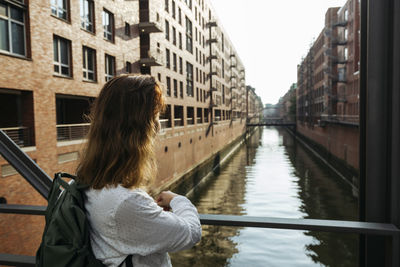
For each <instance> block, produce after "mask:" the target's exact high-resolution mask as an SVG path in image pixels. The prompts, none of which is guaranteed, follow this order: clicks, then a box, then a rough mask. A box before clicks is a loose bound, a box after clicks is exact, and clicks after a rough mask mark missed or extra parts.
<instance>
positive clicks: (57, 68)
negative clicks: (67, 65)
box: [54, 65, 60, 73]
mask: <svg viewBox="0 0 400 267" xmlns="http://www.w3.org/2000/svg"><path fill="white" fill-rule="evenodd" d="M54 72H56V73H59V72H60V68H59V66H58V65H54Z"/></svg>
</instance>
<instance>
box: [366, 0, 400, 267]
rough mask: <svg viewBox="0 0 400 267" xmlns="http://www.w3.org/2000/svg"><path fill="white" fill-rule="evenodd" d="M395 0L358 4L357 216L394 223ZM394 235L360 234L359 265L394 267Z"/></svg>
mask: <svg viewBox="0 0 400 267" xmlns="http://www.w3.org/2000/svg"><path fill="white" fill-rule="evenodd" d="M399 14H400V6H399V1H397V0H386V1H382V0H363V1H362V4H361V76H360V77H361V83H360V85H361V86H360V182H361V183H360V193H361V194H360V219H361V220H363V221H371V222H381V223H393V224H395V225H396V226H397V227H398V226H399V225H400V215H399V214H400V203H399V202H400V198H399V194H400V180H399V177H400V171H399V164H398V160H399V153H400V146H399V140H398V136H399V124H400V119H399V105H400V98H399V90H400V88H399V87H400V83H399V78H398V77H397V76H398V73H400V66H399V61H400V60H399V51H398V49H399V45H400V42H399V38H400V29H399V23H400V20H399ZM398 242H399V240H398V237H395V238H389V237H387V238H384V237H377V236H367V237H362V239H361V244H360V249H361V251H360V266H366V267H372V266H382V267H389V266H396V267H399V264H400V263H399V243H398Z"/></svg>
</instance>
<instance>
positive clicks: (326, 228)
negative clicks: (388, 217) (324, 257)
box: [0, 204, 400, 266]
mask: <svg viewBox="0 0 400 267" xmlns="http://www.w3.org/2000/svg"><path fill="white" fill-rule="evenodd" d="M45 211H46V206H28V205H11V204H0V213H12V214H25V215H45ZM199 217H200V222H201V224H202V225H219V226H237V227H258V228H269V229H271V228H272V229H286V230H306V231H322V232H336V233H356V234H366V235H381V236H392V237H395V236H396V237H398V235H399V234H400V230H399V229H398V228H397V227H396V226H394V225H393V224H386V223H371V222H358V221H339V220H316V219H291V218H272V217H255V216H238V215H219V214H200V215H199ZM0 264H4V265H17V266H35V257H34V256H27V255H13V254H0Z"/></svg>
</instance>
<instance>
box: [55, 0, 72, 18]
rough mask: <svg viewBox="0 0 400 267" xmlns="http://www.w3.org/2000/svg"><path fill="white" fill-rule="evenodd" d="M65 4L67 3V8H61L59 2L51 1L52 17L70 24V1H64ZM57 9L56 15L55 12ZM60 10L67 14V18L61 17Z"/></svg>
mask: <svg viewBox="0 0 400 267" xmlns="http://www.w3.org/2000/svg"><path fill="white" fill-rule="evenodd" d="M63 3H65V8H64V7H60V6H59V5H58V4H59V1H57V0H50V10H51V15H52V16H53V17H55V18H58V19H60V20H63V21H66V22H70V21H71V17H70V3H69V0H63ZM54 9H55V13H54V12H53V11H54ZM59 10H62V11H63V12H65V18H63V17H60V16H59Z"/></svg>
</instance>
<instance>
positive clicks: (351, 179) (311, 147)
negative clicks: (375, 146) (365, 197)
mask: <svg viewBox="0 0 400 267" xmlns="http://www.w3.org/2000/svg"><path fill="white" fill-rule="evenodd" d="M286 130H287V131H288V132H289V133H290V134H292V135H293V136H294V137H295V138H296V140H297V141H299V142H300V143H301V144H302V145H303V146H304V147H305V148H306V149H307V150H308V151H310V152H311V154H312V155H313V156H314V157H316V158H317V159H318V160H319V161H321V162H322V163H324V164H325V165H326V166H328V167H329V168H330V169H331V170H332V171H333V172H334V173H336V175H337V176H339V177H340V178H342V179H343V180H344V181H345V182H347V183H348V184H349V185H350V186H351V187H352V188H353V189H354V190H356V191H358V188H359V178H358V177H359V171H358V169H355V168H354V167H353V166H351V165H349V164H348V163H347V162H346V161H345V160H343V159H342V158H339V157H337V156H336V155H335V154H333V153H332V152H331V151H329V150H328V149H326V148H325V146H323V145H321V144H320V143H317V142H315V141H314V140H312V139H310V138H309V137H307V136H305V135H304V134H303V133H302V132H301V131H298V127H297V128H296V131H295V132H294V131H292V130H291V129H289V128H288V127H286ZM357 145H358V142H357ZM357 151H358V149H357ZM357 158H358V155H357ZM357 166H358V165H357Z"/></svg>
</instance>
